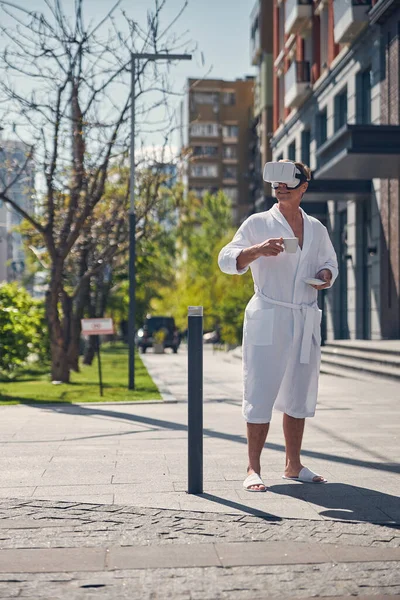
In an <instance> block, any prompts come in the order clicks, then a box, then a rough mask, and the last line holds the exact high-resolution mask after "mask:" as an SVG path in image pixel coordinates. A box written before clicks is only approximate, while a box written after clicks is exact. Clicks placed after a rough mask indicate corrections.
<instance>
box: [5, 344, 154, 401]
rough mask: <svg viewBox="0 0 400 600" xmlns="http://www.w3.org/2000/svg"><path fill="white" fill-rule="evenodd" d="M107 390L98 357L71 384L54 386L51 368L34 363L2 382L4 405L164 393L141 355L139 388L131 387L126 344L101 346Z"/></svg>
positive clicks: (134, 397)
mask: <svg viewBox="0 0 400 600" xmlns="http://www.w3.org/2000/svg"><path fill="white" fill-rule="evenodd" d="M101 367H102V375H103V393H104V396H103V397H102V396H100V390H99V376H98V366H97V356H96V357H95V359H94V361H93V364H92V365H91V366H90V367H89V366H86V365H81V372H80V373H73V372H72V373H71V383H68V384H60V385H53V384H52V383H51V381H50V376H49V369H48V368H43V367H42V368H41V367H39V366H35V365H30V366H29V367H27V368H25V369H23V370H21V372H20V373H18V375H17V376H16V377H15V378H14V379H13V380H12V381H0V404H7V405H8V404H19V403H26V402H110V401H111V402H123V401H127V400H129V401H132V400H133V401H135V400H159V399H161V395H160V393H159V391H158V389H157V386H156V385H155V383H154V382H153V380H152V379H151V377H150V375H149V374H148V372H147V369H146V367H145V366H144V364H143V363H142V361H141V359H140V357H139V355H138V354H136V357H135V388H136V389H135V390H132V391H131V390H128V389H127V385H128V349H127V347H126V346H125V345H124V344H122V343H117V344H104V346H102V348H101Z"/></svg>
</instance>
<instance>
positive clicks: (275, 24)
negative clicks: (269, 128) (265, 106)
mask: <svg viewBox="0 0 400 600" xmlns="http://www.w3.org/2000/svg"><path fill="white" fill-rule="evenodd" d="M273 27H274V29H273V58H272V64H273V66H272V69H273V77H272V79H273V115H272V120H273V130H274V131H276V130H277V129H278V124H279V89H278V77H277V75H276V68H275V67H274V63H275V61H276V59H277V57H278V54H279V45H278V44H279V40H278V32H279V8H278V3H277V0H274V6H273Z"/></svg>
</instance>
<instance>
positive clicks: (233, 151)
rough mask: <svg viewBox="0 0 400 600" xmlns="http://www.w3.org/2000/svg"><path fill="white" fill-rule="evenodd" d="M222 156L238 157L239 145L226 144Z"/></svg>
mask: <svg viewBox="0 0 400 600" xmlns="http://www.w3.org/2000/svg"><path fill="white" fill-rule="evenodd" d="M222 156H223V157H224V158H237V147H236V146H224V147H223V148H222Z"/></svg>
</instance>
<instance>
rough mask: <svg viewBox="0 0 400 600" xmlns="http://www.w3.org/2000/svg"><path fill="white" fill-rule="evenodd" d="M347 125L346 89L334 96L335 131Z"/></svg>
mask: <svg viewBox="0 0 400 600" xmlns="http://www.w3.org/2000/svg"><path fill="white" fill-rule="evenodd" d="M346 123H347V88H345V89H344V90H343V91H342V92H340V94H337V96H335V131H337V130H338V129H340V128H341V127H343V125H346Z"/></svg>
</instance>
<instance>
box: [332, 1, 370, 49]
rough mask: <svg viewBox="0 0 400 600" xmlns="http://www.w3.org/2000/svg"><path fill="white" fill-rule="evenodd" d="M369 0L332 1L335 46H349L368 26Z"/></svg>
mask: <svg viewBox="0 0 400 600" xmlns="http://www.w3.org/2000/svg"><path fill="white" fill-rule="evenodd" d="M370 8H371V0H334V2H333V14H334V37H335V42H336V44H349V43H351V42H352V41H353V40H354V39H355V37H356V36H357V35H358V34H359V33H360V32H361V31H362V30H363V29H364V27H366V26H367V25H368V11H369V9H370Z"/></svg>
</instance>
